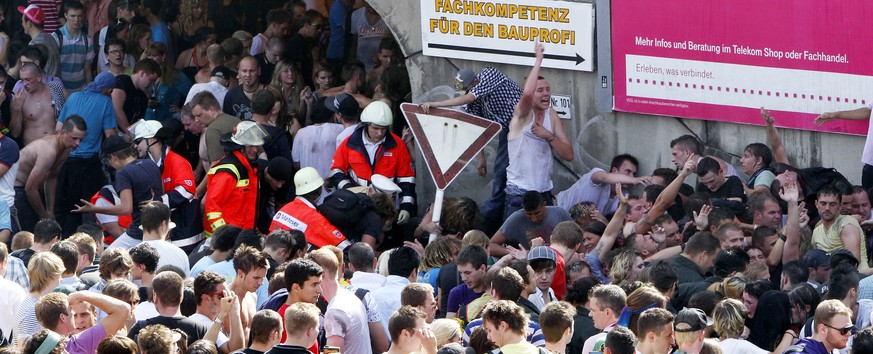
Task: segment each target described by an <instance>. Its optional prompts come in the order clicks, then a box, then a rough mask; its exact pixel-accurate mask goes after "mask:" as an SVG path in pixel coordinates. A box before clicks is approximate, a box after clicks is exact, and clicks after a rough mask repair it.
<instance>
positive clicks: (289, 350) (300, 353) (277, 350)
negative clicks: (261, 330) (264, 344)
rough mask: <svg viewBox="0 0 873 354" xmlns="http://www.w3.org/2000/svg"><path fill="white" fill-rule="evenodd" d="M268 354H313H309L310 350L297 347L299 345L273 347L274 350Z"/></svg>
mask: <svg viewBox="0 0 873 354" xmlns="http://www.w3.org/2000/svg"><path fill="white" fill-rule="evenodd" d="M267 354H312V353H310V352H309V349H307V348H304V347H301V346H297V345H287V344H277V345H275V346H273V349H270V350H268V351H267Z"/></svg>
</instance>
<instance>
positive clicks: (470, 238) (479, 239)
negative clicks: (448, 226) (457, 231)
mask: <svg viewBox="0 0 873 354" xmlns="http://www.w3.org/2000/svg"><path fill="white" fill-rule="evenodd" d="M489 243H491V239H489V238H488V235H485V233H484V232H482V231H479V230H470V231H467V233H465V234H464V238H463V239H461V248H464V247H467V246H479V247H482V248H485V247H488V244H489Z"/></svg>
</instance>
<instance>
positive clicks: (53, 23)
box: [29, 0, 62, 33]
mask: <svg viewBox="0 0 873 354" xmlns="http://www.w3.org/2000/svg"><path fill="white" fill-rule="evenodd" d="M61 2H62V1H61V0H30V1H29V3H31V4H33V5H36V6H39V8H41V9H42V12H44V13H45V22H44V23H43V25H44V28H43V30H44V31H45V32H46V33H53V32H54V31H57V30H58V28H60V27H61V22H60V21H59V20H58V17H60V14H59V13H58V7H60V6H61Z"/></svg>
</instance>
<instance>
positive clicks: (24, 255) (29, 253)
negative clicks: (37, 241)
mask: <svg viewBox="0 0 873 354" xmlns="http://www.w3.org/2000/svg"><path fill="white" fill-rule="evenodd" d="M34 254H36V251H34V250H32V249H30V248H23V249H20V250H17V251H15V252H12V253H10V254H9V255H10V256H12V257H15V258H18V259H20V260H21V261H22V262H24V266H25V267H26V266H28V265H29V264H30V257H33V255H34Z"/></svg>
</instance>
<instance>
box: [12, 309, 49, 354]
mask: <svg viewBox="0 0 873 354" xmlns="http://www.w3.org/2000/svg"><path fill="white" fill-rule="evenodd" d="M37 300H38V299H37V298H35V297H33V296H26V297H24V298H23V299H21V302H20V303H19V304H18V308H17V309H15V318H14V319H13V320H12V325H13V326H15V327H14V329H13V330H12V331H13V333H15V338H16V342H17V343H19V344H21V345H22V346H21V347H23V345H24V342H25V341H27V339H28V338H30V336H32V335H34V334H36V332H39V331H41V330H42V325H41V324H39V321H37V320H36V301H37Z"/></svg>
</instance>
